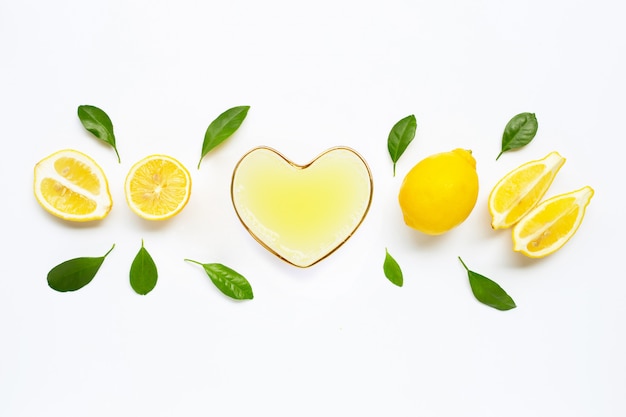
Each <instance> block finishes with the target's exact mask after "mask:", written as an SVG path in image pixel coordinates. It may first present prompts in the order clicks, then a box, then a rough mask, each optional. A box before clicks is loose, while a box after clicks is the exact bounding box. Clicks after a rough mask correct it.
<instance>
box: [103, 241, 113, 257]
mask: <svg viewBox="0 0 626 417" xmlns="http://www.w3.org/2000/svg"><path fill="white" fill-rule="evenodd" d="M114 247H115V243H114V244H113V246H111V249H109V251H108V252H107V253H105V254H104V256H103V257H102V258H106V257H107V255H108V254H109V253H111V251H112V250H113V248H114Z"/></svg>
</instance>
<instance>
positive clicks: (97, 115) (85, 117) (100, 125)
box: [78, 105, 120, 162]
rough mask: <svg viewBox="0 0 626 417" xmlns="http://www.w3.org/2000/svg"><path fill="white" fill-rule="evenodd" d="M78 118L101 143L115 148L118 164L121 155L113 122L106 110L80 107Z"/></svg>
mask: <svg viewBox="0 0 626 417" xmlns="http://www.w3.org/2000/svg"><path fill="white" fill-rule="evenodd" d="M78 118H79V119H80V122H81V123H82V124H83V126H84V127H85V129H87V130H88V131H89V132H91V133H93V135H94V136H95V137H97V138H98V139H100V140H101V141H103V142H106V143H108V144H109V145H111V146H112V147H113V149H114V150H115V154H116V155H117V162H120V154H119V153H118V152H117V146H116V145H115V134H114V133H113V122H111V119H110V118H109V116H108V115H107V114H106V113H105V112H104V110H102V109H99V108H98V107H96V106H89V105H82V106H78Z"/></svg>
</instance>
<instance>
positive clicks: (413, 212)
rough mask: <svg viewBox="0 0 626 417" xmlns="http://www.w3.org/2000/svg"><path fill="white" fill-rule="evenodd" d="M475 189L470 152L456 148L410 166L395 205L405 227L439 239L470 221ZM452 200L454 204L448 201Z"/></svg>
mask: <svg viewBox="0 0 626 417" xmlns="http://www.w3.org/2000/svg"><path fill="white" fill-rule="evenodd" d="M438 181H439V183H438ZM447 181H449V182H448V183H446V182H447ZM444 183H445V184H444ZM478 189H479V182H478V174H477V172H476V161H475V159H474V158H473V156H472V154H471V151H468V150H465V149H461V148H457V149H454V150H452V151H449V152H441V153H437V154H433V155H430V156H428V157H426V158H424V159H422V160H421V161H419V162H418V163H417V164H416V165H415V166H413V168H411V170H410V171H409V172H408V173H407V174H406V176H405V177H404V180H403V181H402V184H401V186H400V192H399V194H398V202H399V204H400V208H401V210H402V215H403V218H404V222H405V224H406V225H407V226H409V227H410V228H412V229H415V230H417V231H419V232H422V233H424V234H427V235H433V236H434V235H441V234H444V233H447V232H449V231H450V230H452V229H454V228H455V227H457V226H459V225H460V224H461V223H463V222H464V221H465V220H466V219H467V218H468V217H469V215H470V214H471V212H472V211H473V209H474V207H475V205H476V201H477V199H478ZM442 191H446V192H445V193H444V194H441V193H442ZM451 198H452V199H453V200H455V201H449V200H450V199H451ZM461 208H462V210H461Z"/></svg>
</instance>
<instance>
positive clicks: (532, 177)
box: [487, 152, 565, 229]
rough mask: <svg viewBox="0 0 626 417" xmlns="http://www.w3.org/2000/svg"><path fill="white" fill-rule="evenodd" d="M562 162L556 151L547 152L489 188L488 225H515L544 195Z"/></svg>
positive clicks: (562, 159) (501, 226)
mask: <svg viewBox="0 0 626 417" xmlns="http://www.w3.org/2000/svg"><path fill="white" fill-rule="evenodd" d="M564 163H565V158H563V157H562V156H561V155H559V154H558V152H551V153H549V154H548V155H546V156H545V157H544V158H542V159H538V160H536V161H530V162H526V163H525V164H522V165H520V166H519V167H517V168H515V169H514V170H513V171H511V172H509V173H508V174H506V175H505V176H504V177H502V179H501V180H500V181H498V183H497V184H496V185H495V186H494V187H493V189H492V190H491V193H490V194H489V200H488V202H487V206H488V208H489V213H490V214H491V227H493V228H494V229H506V228H507V227H511V226H513V225H514V224H516V223H517V222H518V221H519V220H520V219H521V218H522V217H523V216H524V215H525V214H526V213H528V212H529V211H530V210H531V209H532V208H533V207H535V206H536V205H537V203H538V202H539V200H541V198H542V197H543V196H544V195H545V193H546V191H548V188H549V187H550V185H551V184H552V182H553V181H554V177H555V176H556V174H557V172H559V169H561V167H562V166H563V164H564Z"/></svg>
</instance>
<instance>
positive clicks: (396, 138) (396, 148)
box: [387, 115, 417, 177]
mask: <svg viewBox="0 0 626 417" xmlns="http://www.w3.org/2000/svg"><path fill="white" fill-rule="evenodd" d="M416 130H417V120H416V119H415V116H414V115H410V116H407V117H405V118H404V119H402V120H400V121H399V122H398V123H396V124H395V125H394V126H393V128H391V132H389V138H388V139H387V149H388V150H389V155H390V156H391V160H392V161H393V176H394V177H395V176H396V162H398V160H399V159H400V157H401V156H402V154H403V153H404V151H405V150H406V148H407V147H408V146H409V144H410V143H411V142H412V141H413V139H414V138H415V131H416Z"/></svg>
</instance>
